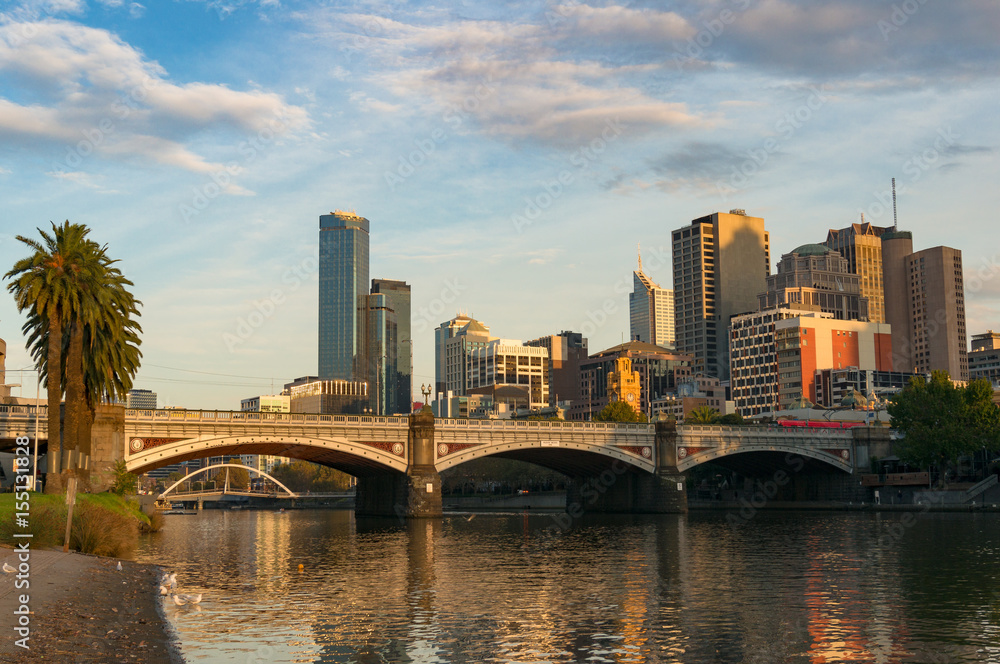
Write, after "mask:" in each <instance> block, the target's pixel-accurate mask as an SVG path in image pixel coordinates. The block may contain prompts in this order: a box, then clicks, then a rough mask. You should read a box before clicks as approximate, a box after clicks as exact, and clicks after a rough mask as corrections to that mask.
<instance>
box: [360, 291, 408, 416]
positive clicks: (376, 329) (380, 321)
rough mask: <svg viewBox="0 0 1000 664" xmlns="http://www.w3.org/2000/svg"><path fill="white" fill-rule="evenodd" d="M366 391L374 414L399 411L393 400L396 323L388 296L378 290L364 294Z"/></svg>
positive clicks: (396, 392)
mask: <svg viewBox="0 0 1000 664" xmlns="http://www.w3.org/2000/svg"><path fill="white" fill-rule="evenodd" d="M367 333H368V352H367V361H368V394H369V395H370V401H371V409H372V412H373V413H375V414H376V415H394V414H396V413H398V412H400V411H399V407H398V404H397V403H396V401H397V398H398V395H399V390H398V374H397V371H396V365H397V360H396V351H397V347H398V344H397V343H396V342H397V339H396V337H397V324H396V312H395V311H393V310H392V308H391V307H390V304H389V297H388V296H387V295H384V294H382V293H373V294H372V295H369V296H368V330H367Z"/></svg>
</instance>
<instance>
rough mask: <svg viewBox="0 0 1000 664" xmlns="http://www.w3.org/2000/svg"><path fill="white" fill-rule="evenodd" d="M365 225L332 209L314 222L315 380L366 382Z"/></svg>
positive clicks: (366, 277) (366, 223)
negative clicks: (316, 277)
mask: <svg viewBox="0 0 1000 664" xmlns="http://www.w3.org/2000/svg"><path fill="white" fill-rule="evenodd" d="M367 295H368V220H367V219H365V218H364V217H360V216H358V215H357V214H355V213H354V212H344V211H342V210H337V211H336V212H331V213H330V214H324V215H321V216H320V218H319V377H320V378H321V379H323V380H334V379H336V380H348V381H353V380H360V381H363V380H367V367H366V366H365V362H364V353H365V318H366V317H367V314H366V312H365V308H366V303H365V297H366V296H367Z"/></svg>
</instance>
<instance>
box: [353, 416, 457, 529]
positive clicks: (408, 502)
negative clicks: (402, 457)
mask: <svg viewBox="0 0 1000 664" xmlns="http://www.w3.org/2000/svg"><path fill="white" fill-rule="evenodd" d="M409 423H410V431H409V434H408V436H407V443H406V444H407V459H408V460H409V464H408V465H407V467H406V473H405V474H404V473H393V472H389V473H385V474H381V475H368V476H361V477H358V488H357V494H356V496H355V503H354V511H355V513H356V514H357V515H359V516H395V517H399V518H405V519H420V518H435V517H440V516H441V476H440V475H439V474H438V471H437V468H435V467H434V414H433V413H432V412H431V410H430V408H426V407H425V408H423V409H421V410H420V412H417V413H413V414H411V415H410V417H409Z"/></svg>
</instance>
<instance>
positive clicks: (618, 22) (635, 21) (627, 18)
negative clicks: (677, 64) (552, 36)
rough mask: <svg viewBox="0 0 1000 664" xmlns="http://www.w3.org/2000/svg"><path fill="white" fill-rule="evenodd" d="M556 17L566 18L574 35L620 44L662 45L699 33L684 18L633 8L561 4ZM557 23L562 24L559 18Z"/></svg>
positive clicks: (667, 13)
mask: <svg viewBox="0 0 1000 664" xmlns="http://www.w3.org/2000/svg"><path fill="white" fill-rule="evenodd" d="M554 16H562V17H566V19H567V21H569V22H570V23H571V30H573V31H574V32H577V33H580V34H582V35H585V36H588V37H610V38H612V39H614V40H616V41H620V40H629V41H633V40H639V41H644V42H651V43H662V42H663V41H666V40H671V39H687V38H689V37H691V36H693V35H694V34H696V33H697V30H696V29H695V28H694V27H693V26H692V25H691V24H690V23H688V21H687V20H686V19H685V18H683V17H682V16H680V15H678V14H675V13H674V12H660V11H655V10H652V9H630V8H628V7H620V6H618V5H611V6H608V7H591V6H589V5H583V4H578V5H561V6H559V7H557V8H556V9H555V12H554ZM554 23H556V24H557V25H558V19H556V20H555V21H554Z"/></svg>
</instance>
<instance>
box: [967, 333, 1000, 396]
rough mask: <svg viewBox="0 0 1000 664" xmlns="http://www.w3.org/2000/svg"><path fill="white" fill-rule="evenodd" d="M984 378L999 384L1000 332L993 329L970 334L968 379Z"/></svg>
mask: <svg viewBox="0 0 1000 664" xmlns="http://www.w3.org/2000/svg"><path fill="white" fill-rule="evenodd" d="M979 378H985V379H986V380H988V381H990V382H991V383H993V385H995V386H996V385H1000V334H997V333H996V332H994V331H993V330H989V331H988V332H984V333H983V334H974V335H972V352H971V353H969V380H977V379H979Z"/></svg>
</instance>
